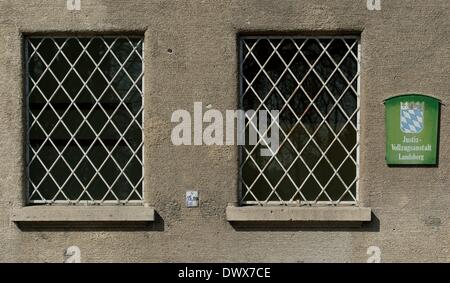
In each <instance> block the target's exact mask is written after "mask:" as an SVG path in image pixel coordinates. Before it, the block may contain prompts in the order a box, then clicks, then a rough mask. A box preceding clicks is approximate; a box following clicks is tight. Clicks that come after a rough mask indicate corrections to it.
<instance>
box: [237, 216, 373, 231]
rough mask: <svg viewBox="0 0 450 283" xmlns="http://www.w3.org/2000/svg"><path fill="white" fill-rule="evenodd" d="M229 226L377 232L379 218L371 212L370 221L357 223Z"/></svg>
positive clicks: (262, 229) (291, 223) (286, 223)
mask: <svg viewBox="0 0 450 283" xmlns="http://www.w3.org/2000/svg"><path fill="white" fill-rule="evenodd" d="M231 226H233V228H234V229H235V230H236V231H238V232H249V231H252V232H258V231H260V232H276V231H305V232H318V231H328V232H330V231H341V232H379V231H380V220H379V219H378V217H377V216H376V215H375V214H373V213H372V221H371V222H367V223H363V224H361V225H360V224H359V223H354V222H323V221H321V222H290V221H285V222H279V221H277V222H270V221H258V222H246V223H242V222H231Z"/></svg>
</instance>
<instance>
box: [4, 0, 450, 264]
mask: <svg viewBox="0 0 450 283" xmlns="http://www.w3.org/2000/svg"><path fill="white" fill-rule="evenodd" d="M65 2H66V1H63V0H61V1H54V0H33V1H29V0H1V1H0V35H1V40H0V74H1V76H0V86H1V89H0V106H1V109H2V111H0V156H1V158H0V160H1V162H0V261H12V262H18V261H19V262H23V261H33V262H34V261H36V262H42V261H52V262H53V261H55V262H61V261H62V260H63V253H64V250H65V249H66V248H67V247H69V246H71V245H76V246H79V247H80V249H81V253H82V254H81V258H82V261H84V262H92V261H101V262H111V261H119V262H140V261H144V262H172V261H177V262H178V261H197V262H209V261H239V262H244V261H266V262H275V261H282V262H303V261H305V262H364V261H366V259H367V258H368V255H367V254H366V251H367V248H368V247H369V246H379V247H380V249H381V252H382V260H383V261H384V262H392V261H395V262H398V261H420V262H427V261H450V236H449V235H450V233H449V232H450V221H449V216H450V211H449V207H450V205H449V204H450V187H449V184H450V179H449V178H450V177H449V172H450V152H449V149H450V147H449V146H447V140H448V138H449V136H450V114H449V109H448V107H447V106H443V108H442V117H441V132H440V135H441V145H440V165H439V167H437V168H389V167H387V166H386V164H385V161H384V154H385V152H384V151H385V150H384V146H385V144H384V107H383V104H382V101H383V99H385V98H387V97H389V96H391V95H395V94H398V93H403V92H422V93H425V94H429V95H432V96H435V97H438V98H440V99H441V100H442V101H443V103H444V105H447V104H449V103H450V101H449V99H450V96H449V91H450V75H449V74H450V64H449V62H450V2H449V1H448V0H427V1H424V0H389V1H386V0H382V10H381V11H368V10H367V8H366V0H332V1H330V0H278V1H274V0H272V1H269V0H241V1H239V0H216V1H214V0H203V1H200V0H191V1H174V0H161V1H155V0H121V1H119V0H81V5H82V8H81V11H80V12H73V11H72V12H70V11H67V9H66V3H65ZM117 31H123V32H132V31H134V32H136V31H137V32H141V33H143V34H144V33H145V165H146V169H145V172H146V173H145V196H146V199H147V201H148V202H149V204H150V205H151V206H154V207H155V209H156V211H157V213H158V214H159V216H160V217H159V218H158V220H157V222H156V223H155V224H154V225H153V227H152V228H150V229H147V230H142V229H139V230H131V231H129V230H123V231H121V230H120V229H119V230H111V229H102V228H101V227H100V228H95V229H85V230H81V229H67V230H65V231H52V230H48V229H47V230H41V231H40V230H34V231H22V230H20V229H19V228H18V227H17V226H16V224H14V223H13V222H11V221H10V214H11V211H12V208H14V207H20V206H22V205H24V197H23V196H24V190H25V180H24V125H25V123H24V100H23V98H24V93H23V87H22V86H23V81H22V72H23V68H22V60H23V58H22V51H21V50H22V37H21V36H22V33H48V32H82V33H86V32H94V33H100V32H107V33H108V32H109V33H110V32H117ZM244 31H260V32H274V33H276V32H286V31H289V32H298V33H304V32H311V31H313V32H316V33H323V32H328V31H340V32H343V31H350V32H354V33H361V38H362V77H361V83H362V85H361V106H362V109H361V123H362V128H361V130H362V133H361V141H362V144H361V172H360V175H361V183H360V190H361V199H362V202H363V205H365V206H368V207H371V208H372V209H373V213H374V217H373V218H374V220H373V221H372V223H369V224H365V225H364V226H363V227H362V228H347V229H346V228H339V229H336V228H330V229H328V228H321V229H306V228H303V229H302V228H295V229H284V230H282V229H272V230H271V229H266V230H264V229H258V230H255V231H247V230H239V229H236V228H235V227H233V226H232V225H230V223H228V222H227V221H226V219H225V208H226V206H227V204H228V203H230V202H234V201H235V199H236V190H237V174H238V171H237V170H238V162H237V158H238V155H237V148H236V147H230V146H228V147H226V146H220V147H219V146H217V147H207V146H196V147H194V146H187V147H175V146H173V145H172V143H171V141H170V133H171V129H172V126H173V125H172V124H171V123H170V117H171V114H172V111H174V110H176V109H179V108H182V109H187V110H192V107H193V102H194V101H202V102H203V103H204V105H207V104H211V105H212V106H213V107H214V108H216V109H219V110H222V111H224V110H225V109H236V107H237V97H238V80H237V69H238V67H237V64H238V62H237V55H238V52H237V34H238V33H239V32H244ZM168 49H172V50H173V52H172V53H169V52H168ZM192 189H196V190H198V191H200V196H201V204H200V207H199V208H198V209H187V208H186V207H185V205H184V194H185V191H186V190H192Z"/></svg>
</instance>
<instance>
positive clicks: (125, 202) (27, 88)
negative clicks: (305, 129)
mask: <svg viewBox="0 0 450 283" xmlns="http://www.w3.org/2000/svg"><path fill="white" fill-rule="evenodd" d="M33 38H45V39H66V40H68V39H86V38H87V39H94V38H100V39H102V40H103V41H104V39H140V41H141V43H139V44H140V45H141V48H142V51H141V52H140V53H138V52H137V50H136V48H137V46H138V45H136V46H135V47H134V48H133V50H132V52H131V53H130V55H129V56H131V54H133V53H135V54H138V56H139V57H140V59H141V66H142V71H141V75H139V77H138V78H137V79H136V81H135V82H137V81H138V80H141V81H142V85H141V89H140V95H141V107H140V109H139V111H138V113H137V114H136V115H134V117H133V118H132V120H131V123H137V121H135V119H136V117H137V116H139V115H141V123H139V127H140V128H141V129H140V132H141V140H142V142H141V145H140V146H138V148H137V149H136V150H135V151H136V152H138V151H139V150H140V151H141V154H140V157H141V158H140V159H141V163H142V166H141V170H142V171H141V179H140V181H138V183H137V184H138V185H139V183H140V187H141V191H140V192H139V194H140V199H139V200H123V199H118V200H97V199H94V200H81V199H80V197H81V195H80V197H79V199H78V200H76V201H73V200H47V199H43V200H30V196H31V195H30V194H31V191H30V186H31V184H30V161H31V160H30V144H29V142H30V135H29V133H30V128H31V127H30V121H29V120H30V119H29V113H30V112H29V111H30V102H29V98H30V96H29V92H30V85H29V77H30V72H29V59H30V58H31V57H29V56H28V54H29V46H28V45H29V43H28V40H29V39H33ZM22 42H23V48H22V50H23V51H22V52H24V55H23V64H24V84H23V85H24V94H25V99H24V105H25V116H26V117H25V147H26V148H25V173H26V196H25V206H26V207H27V206H28V207H29V206H42V205H53V206H86V205H87V206H90V207H93V206H102V207H105V209H106V208H107V207H111V206H115V205H121V206H144V205H146V204H147V200H146V194H145V159H144V158H145V131H144V130H145V127H144V125H145V42H146V40H145V35H144V34H136V33H127V32H124V33H119V34H115V33H95V34H72V33H56V34H52V33H31V34H23V35H22ZM112 46H113V45H111V46H106V47H107V49H108V51H110V52H112V51H111V48H112ZM81 47H82V48H83V50H82V51H81V52H85V51H84V49H87V47H86V46H85V47H83V46H82V45H81ZM57 48H58V49H62V48H60V47H58V46H57ZM34 52H36V49H35V50H34ZM58 52H59V51H58ZM107 53H109V52H107ZM80 55H81V53H80V54H79V55H78V57H80ZM128 59H129V58H128ZM91 60H92V59H91ZM127 62H128V60H127V61H125V62H123V63H122V62H118V63H119V64H121V65H122V66H121V67H120V68H119V70H118V71H117V74H118V73H119V72H120V71H121V70H122V69H124V68H125V65H126V63H127ZM92 63H93V64H94V65H96V66H95V68H94V71H93V72H95V70H97V69H99V66H100V64H98V66H97V63H98V62H92ZM45 64H48V63H47V62H45ZM69 64H71V63H69ZM48 65H49V66H45V70H46V71H44V72H47V69H50V68H49V67H50V65H51V64H48ZM74 69H76V68H75V66H74ZM68 72H70V70H69V71H68ZM41 76H42V75H41ZM109 83H111V82H110V81H108V84H109ZM83 84H87V81H84V80H83ZM58 87H59V84H58ZM133 87H135V85H134V84H133V85H132V86H131V88H133ZM131 88H130V89H131ZM121 103H123V102H121ZM121 103H120V104H121ZM111 119H112V116H111V117H110V116H108V120H107V122H106V123H108V122H109V120H111ZM84 120H86V119H84V118H83V122H82V123H84ZM58 121H59V118H58ZM70 134H71V135H72V133H70ZM120 134H125V132H124V133H120ZM111 154H112V152H111V153H108V156H107V157H106V159H108V158H110V156H112V155H111ZM59 156H60V154H58V158H59ZM82 156H83V157H82V158H81V159H80V161H81V160H82V159H83V158H84V156H86V155H85V154H83V155H82ZM133 156H137V153H136V154H133ZM94 169H95V171H98V169H97V168H94ZM46 170H47V169H46ZM124 170H125V168H124ZM122 174H124V173H121V174H119V176H121V175H122ZM94 176H95V175H94ZM93 178H94V177H93ZM118 178H119V177H118ZM56 185H57V186H58V187H59V184H58V183H56ZM106 186H107V187H110V185H109V184H108V183H106ZM86 188H87V187H86ZM110 190H112V188H108V192H109V191H110ZM133 191H134V190H133ZM133 191H132V192H133ZM57 194H58V192H57V193H56V195H55V196H57ZM131 194H132V193H130V195H131ZM106 195H107V193H105V196H106ZM105 196H103V199H104V198H105Z"/></svg>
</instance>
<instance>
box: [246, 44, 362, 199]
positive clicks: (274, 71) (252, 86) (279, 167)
mask: <svg viewBox="0 0 450 283" xmlns="http://www.w3.org/2000/svg"><path fill="white" fill-rule="evenodd" d="M240 48H241V100H240V101H241V106H242V107H243V109H244V110H250V109H253V110H256V113H257V111H258V110H267V111H268V113H269V115H270V110H279V115H278V117H272V116H270V117H271V124H270V125H269V127H268V128H267V130H266V131H265V132H264V133H259V135H260V136H259V141H258V143H257V144H256V145H246V146H244V147H242V149H241V167H240V168H241V170H240V178H241V197H242V204H259V205H267V204H284V205H289V204H295V203H297V204H307V205H316V204H331V205H341V204H356V203H357V200H358V199H357V186H358V171H359V164H358V162H359V160H358V158H359V64H360V59H359V41H358V38H357V37H353V36H345V37H275V36H274V37H271V36H267V37H259V36H250V37H242V38H241V47H240ZM255 115H257V114H255ZM276 118H278V119H279V120H278V121H279V122H278V124H277V126H278V127H279V129H280V137H281V141H280V146H279V148H278V150H277V151H276V152H272V153H273V156H271V157H262V156H259V155H258V152H259V151H258V149H259V148H260V147H261V146H264V145H265V144H264V139H263V137H265V136H267V134H268V133H269V131H270V128H271V127H272V126H274V125H275V123H277V122H276V121H277V119H276ZM252 121H253V120H252V117H250V118H249V119H248V120H247V122H246V134H248V131H249V129H250V127H253V128H256V125H254V124H253V122H252Z"/></svg>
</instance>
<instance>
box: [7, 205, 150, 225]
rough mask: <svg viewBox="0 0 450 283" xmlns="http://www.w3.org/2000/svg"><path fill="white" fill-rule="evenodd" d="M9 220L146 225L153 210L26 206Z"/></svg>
mask: <svg viewBox="0 0 450 283" xmlns="http://www.w3.org/2000/svg"><path fill="white" fill-rule="evenodd" d="M11 220H12V221H14V222H16V223H18V224H39V223H45V224H51V223H55V224H56V223H58V224H96V223H97V224H98V223H122V222H123V223H128V222H133V223H146V222H152V221H154V220H155V210H154V209H153V208H152V207H145V206H26V207H22V208H18V209H14V210H13V212H12V214H11Z"/></svg>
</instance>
